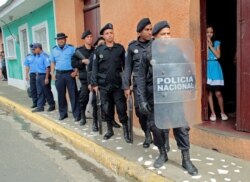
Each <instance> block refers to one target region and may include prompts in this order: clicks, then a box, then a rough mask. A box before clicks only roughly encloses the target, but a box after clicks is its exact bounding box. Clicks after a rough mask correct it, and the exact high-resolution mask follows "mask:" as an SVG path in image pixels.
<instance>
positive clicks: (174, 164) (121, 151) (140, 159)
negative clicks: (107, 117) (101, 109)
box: [0, 82, 250, 182]
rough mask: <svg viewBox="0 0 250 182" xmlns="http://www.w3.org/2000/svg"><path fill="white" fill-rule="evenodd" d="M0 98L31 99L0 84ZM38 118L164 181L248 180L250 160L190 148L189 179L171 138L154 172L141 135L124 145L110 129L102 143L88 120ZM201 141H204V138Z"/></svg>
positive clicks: (28, 103)
mask: <svg viewBox="0 0 250 182" xmlns="http://www.w3.org/2000/svg"><path fill="white" fill-rule="evenodd" d="M0 96H3V97H6V98H8V99H10V100H12V101H14V102H16V103H19V104H21V105H22V106H24V107H27V108H29V107H30V106H31V100H30V99H29V98H28V97H27V93H26V91H23V90H20V89H17V88H14V87H11V86H8V85H7V84H6V83H3V82H1V83H0ZM41 115H42V116H44V117H47V118H50V119H51V120H52V121H53V122H56V123H58V124H60V125H62V126H63V127H65V128H67V129H69V130H71V131H74V132H76V133H78V134H80V135H82V136H83V137H85V138H87V139H88V140H91V141H94V142H95V143H97V144H99V145H100V146H102V147H104V148H106V149H109V150H111V151H113V152H115V153H117V154H118V155H120V156H122V157H123V158H125V159H126V160H128V161H133V162H134V163H136V164H140V165H142V166H143V167H144V168H146V169H148V170H151V171H153V172H155V173H156V174H158V175H161V176H164V177H167V178H168V179H173V180H174V181H178V182H189V181H190V182H191V181H199V182H200V181H203V182H216V181H217V182H222V181H233V182H243V181H244V182H248V181H249V171H250V161H244V160H242V159H238V158H235V157H232V156H228V155H225V154H221V153H219V152H217V151H213V150H210V149H205V148H201V147H199V146H195V145H191V160H192V161H193V163H194V164H195V165H196V166H197V168H198V169H199V175H197V176H190V175H189V174H188V173H187V172H186V171H184V170H183V168H182V167H181V165H180V164H181V153H180V151H179V150H178V149H177V147H176V143H175V141H174V140H173V139H171V140H170V144H171V150H170V152H169V153H168V156H169V161H168V162H166V163H165V165H164V166H163V167H161V168H160V169H154V167H153V162H154V160H155V158H156V157H157V156H158V151H157V148H156V147H155V146H153V145H151V146H150V148H149V149H143V148H142V142H143V137H142V136H139V135H135V138H134V143H133V144H127V143H125V141H124V140H123V134H122V130H121V129H114V132H115V135H114V136H113V137H112V138H111V139H110V140H108V141H106V140H103V139H102V136H100V135H99V134H98V133H94V132H92V125H91V124H92V120H91V119H88V122H87V125H85V126H79V124H78V123H74V120H73V118H72V114H71V113H69V116H70V117H69V118H67V119H65V120H63V121H58V111H57V110H56V111H53V112H51V113H48V112H46V111H45V112H43V113H41ZM104 125H105V124H104ZM104 131H105V128H104ZM204 142H206V139H205V138H204ZM215 142H216V141H215ZM239 150H240V149H239ZM97 162H98V161H97Z"/></svg>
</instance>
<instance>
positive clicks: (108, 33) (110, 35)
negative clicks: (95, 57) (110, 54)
mask: <svg viewBox="0 0 250 182" xmlns="http://www.w3.org/2000/svg"><path fill="white" fill-rule="evenodd" d="M103 38H104V39H105V41H106V42H113V41H114V32H113V30H112V29H107V30H105V31H104V32H103Z"/></svg>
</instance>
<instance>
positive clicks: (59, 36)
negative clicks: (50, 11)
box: [55, 33, 68, 39]
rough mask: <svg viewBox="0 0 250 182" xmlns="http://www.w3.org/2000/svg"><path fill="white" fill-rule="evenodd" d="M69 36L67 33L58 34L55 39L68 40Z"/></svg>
mask: <svg viewBox="0 0 250 182" xmlns="http://www.w3.org/2000/svg"><path fill="white" fill-rule="evenodd" d="M67 37H68V36H67V35H65V33H58V34H56V37H55V39H66V38H67Z"/></svg>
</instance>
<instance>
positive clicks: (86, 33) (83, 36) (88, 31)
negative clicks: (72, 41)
mask: <svg viewBox="0 0 250 182" xmlns="http://www.w3.org/2000/svg"><path fill="white" fill-rule="evenodd" d="M91 34H92V33H91V31H90V30H86V31H85V32H83V33H82V37H81V38H82V39H85V38H86V37H87V36H88V35H91Z"/></svg>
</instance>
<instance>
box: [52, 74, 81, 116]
mask: <svg viewBox="0 0 250 182" xmlns="http://www.w3.org/2000/svg"><path fill="white" fill-rule="evenodd" d="M71 72H72V71H64V72H61V71H60V72H59V71H57V73H56V82H55V84H56V89H57V94H58V106H59V114H60V117H64V116H65V115H66V114H67V112H68V104H67V100H66V88H67V90H68V93H69V99H70V103H71V108H72V113H73V116H74V118H79V117H80V116H81V113H80V102H79V100H78V91H77V86H76V80H75V78H72V77H71V75H70V74H71Z"/></svg>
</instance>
